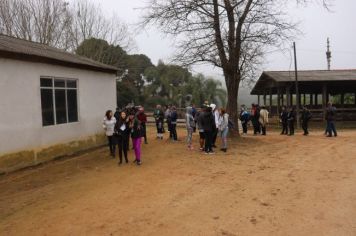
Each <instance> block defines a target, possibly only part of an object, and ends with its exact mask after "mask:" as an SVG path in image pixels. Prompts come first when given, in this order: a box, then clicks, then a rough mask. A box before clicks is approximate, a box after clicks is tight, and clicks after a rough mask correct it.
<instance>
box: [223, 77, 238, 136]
mask: <svg viewBox="0 0 356 236" xmlns="http://www.w3.org/2000/svg"><path fill="white" fill-rule="evenodd" d="M225 77H227V78H225V80H226V87H227V105H226V111H227V113H228V114H229V116H230V119H231V120H232V121H233V122H234V124H235V130H234V132H231V133H233V134H234V135H237V136H239V126H238V124H239V123H238V121H239V112H238V104H237V98H238V94H239V84H240V79H237V77H238V78H239V76H236V75H235V76H234V75H228V74H225Z"/></svg>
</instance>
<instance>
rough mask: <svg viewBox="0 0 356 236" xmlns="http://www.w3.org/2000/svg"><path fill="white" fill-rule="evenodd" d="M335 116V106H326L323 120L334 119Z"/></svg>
mask: <svg viewBox="0 0 356 236" xmlns="http://www.w3.org/2000/svg"><path fill="white" fill-rule="evenodd" d="M335 116H336V108H335V107H328V108H327V109H326V114H325V120H327V121H334V120H335Z"/></svg>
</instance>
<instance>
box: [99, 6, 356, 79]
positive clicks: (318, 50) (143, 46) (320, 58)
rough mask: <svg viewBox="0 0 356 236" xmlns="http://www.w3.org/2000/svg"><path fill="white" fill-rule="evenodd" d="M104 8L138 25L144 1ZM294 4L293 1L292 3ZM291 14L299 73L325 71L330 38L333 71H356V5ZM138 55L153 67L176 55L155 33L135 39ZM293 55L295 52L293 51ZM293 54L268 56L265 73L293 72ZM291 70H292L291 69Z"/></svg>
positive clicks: (215, 72) (293, 8) (201, 69)
mask: <svg viewBox="0 0 356 236" xmlns="http://www.w3.org/2000/svg"><path fill="white" fill-rule="evenodd" d="M93 1H94V2H98V3H100V4H101V6H102V7H103V9H104V10H105V11H107V12H108V13H110V12H112V11H114V12H115V13H116V14H118V16H119V17H120V18H121V19H122V20H123V21H125V22H126V23H128V24H129V25H130V24H135V23H136V22H137V21H139V20H140V15H141V11H140V10H137V8H140V7H143V6H144V5H145V2H146V1H145V0H129V1H128V0H93ZM291 2H294V1H291ZM289 8H290V9H288V13H289V14H290V16H291V17H292V18H293V19H295V20H298V21H301V24H300V30H302V31H303V33H304V34H303V35H300V36H299V38H298V39H296V44H297V55H298V67H299V69H301V70H302V69H326V56H325V51H326V39H327V37H330V41H331V51H332V64H331V67H332V69H345V68H354V69H356V24H355V22H356V14H355V10H356V1H355V0H334V3H333V6H332V8H331V11H332V12H329V11H327V10H325V9H324V8H323V7H322V6H320V5H314V6H308V7H307V8H305V7H296V5H295V4H294V3H293V4H292V3H291V5H290V7H289ZM135 40H136V44H137V50H136V53H143V54H146V55H148V56H149V57H150V58H151V59H152V62H153V63H154V64H156V63H157V61H158V60H159V59H163V60H164V61H166V62H168V61H169V58H170V57H171V55H172V54H173V53H174V45H172V43H171V42H172V40H171V39H170V38H167V37H165V36H164V35H162V34H161V33H160V32H158V31H157V30H155V29H149V30H148V31H146V32H142V33H140V34H138V35H135ZM291 43H292V42H291ZM291 52H292V51H291ZM290 55H291V54H290V53H288V52H287V53H284V54H283V53H281V52H277V53H273V54H269V55H267V56H266V61H265V63H264V65H263V66H262V67H261V71H262V70H289V69H290V68H291V69H293V64H292V63H293V61H292V59H291V56H290ZM291 66H292V67H291ZM194 70H195V71H197V72H204V73H205V74H207V75H212V76H215V77H220V78H221V75H222V73H221V72H220V71H219V70H214V69H213V67H212V66H203V67H195V68H194Z"/></svg>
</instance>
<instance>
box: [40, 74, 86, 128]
mask: <svg viewBox="0 0 356 236" xmlns="http://www.w3.org/2000/svg"><path fill="white" fill-rule="evenodd" d="M42 79H50V80H51V81H52V86H51V87H46V86H41V80H42ZM55 80H64V82H65V84H64V87H56V86H55ZM67 81H72V82H75V83H76V87H75V88H72V87H67ZM78 88H79V79H75V78H64V77H54V76H40V93H41V92H42V89H48V90H51V91H52V101H53V104H52V105H53V116H54V124H53V125H43V122H42V127H51V126H58V125H67V124H73V123H79V122H80V115H79V114H80V111H79V89H78ZM56 90H64V92H65V108H66V122H65V123H60V124H58V123H57V109H56ZM68 90H75V91H76V100H77V104H76V107H77V121H72V122H69V110H68V95H67V94H68V93H67V91H68ZM41 116H42V102H41ZM42 119H43V117H42Z"/></svg>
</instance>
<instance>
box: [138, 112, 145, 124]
mask: <svg viewBox="0 0 356 236" xmlns="http://www.w3.org/2000/svg"><path fill="white" fill-rule="evenodd" d="M137 119H138V120H139V121H141V123H147V116H146V114H145V113H143V112H142V113H139V114H138V115H137Z"/></svg>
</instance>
